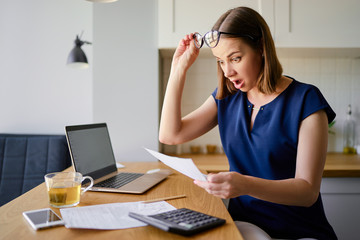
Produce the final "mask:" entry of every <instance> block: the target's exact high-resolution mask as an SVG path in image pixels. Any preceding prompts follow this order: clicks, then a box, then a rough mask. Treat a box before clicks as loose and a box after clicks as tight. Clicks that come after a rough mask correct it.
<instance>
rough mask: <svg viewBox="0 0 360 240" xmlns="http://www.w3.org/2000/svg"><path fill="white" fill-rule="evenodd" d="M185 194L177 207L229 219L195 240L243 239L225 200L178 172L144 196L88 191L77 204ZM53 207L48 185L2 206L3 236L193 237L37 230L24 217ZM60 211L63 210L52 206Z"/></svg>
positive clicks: (140, 166) (130, 166)
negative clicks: (47, 189)
mask: <svg viewBox="0 0 360 240" xmlns="http://www.w3.org/2000/svg"><path fill="white" fill-rule="evenodd" d="M122 164H123V165H125V168H123V169H120V171H129V172H146V171H147V170H150V169H155V168H167V167H166V166H165V165H163V164H162V163H160V162H136V163H134V162H132V163H130V162H123V163H122ZM182 194H185V195H186V196H187V197H186V198H182V199H174V200H168V201H167V202H168V203H170V204H171V205H173V206H174V207H176V208H182V207H186V208H190V209H194V210H197V211H200V212H204V213H207V214H210V215H213V216H217V217H220V218H224V219H226V224H225V225H223V226H220V227H218V228H215V229H211V230H209V231H206V232H203V233H200V234H197V235H194V236H193V237H191V239H206V240H209V239H243V238H242V236H241V234H240V233H239V231H238V230H237V228H236V226H235V224H234V222H233V220H232V219H231V217H230V215H229V213H228V211H227V209H226V207H225V205H224V204H223V203H222V201H221V199H219V198H216V197H214V196H212V195H210V194H208V193H207V192H206V191H204V190H203V189H201V188H199V187H197V186H196V185H195V184H193V181H192V179H190V178H188V177H186V176H184V175H182V174H180V173H178V172H176V171H174V173H173V174H172V175H170V176H169V177H168V178H167V179H166V180H165V181H163V182H161V183H160V184H159V185H157V186H156V187H155V188H152V189H150V190H149V191H148V192H146V193H145V194H142V195H133V194H119V193H100V192H86V193H85V194H84V195H83V196H82V198H81V202H80V204H79V205H78V206H77V207H81V206H89V205H95V204H105V203H115V202H133V201H142V200H150V199H156V198H160V197H167V196H176V195H182ZM46 207H49V204H48V200H47V193H46V188H45V184H44V183H42V184H40V185H39V186H38V187H36V188H34V189H32V190H30V191H29V192H27V193H25V194H23V195H21V196H20V197H18V198H16V199H14V200H13V201H11V202H9V203H7V204H5V205H4V206H2V207H1V208H0V239H10V240H17V239H46V240H49V239H51V240H55V239H72V240H73V239H76V240H77V239H87V240H88V239H106V240H110V239H137V240H142V239H156V240H157V239H189V238H186V237H183V236H180V235H176V234H172V233H168V232H164V231H161V230H158V229H156V228H153V227H151V226H146V227H138V228H132V229H122V230H111V231H110V230H85V229H67V228H65V227H56V228H50V229H44V230H39V231H34V230H33V229H32V228H31V227H30V225H29V224H28V223H27V222H26V220H25V219H24V217H23V216H22V212H24V211H27V210H34V209H40V208H46ZM52 209H53V210H54V211H55V212H56V213H58V214H60V211H59V209H56V208H52Z"/></svg>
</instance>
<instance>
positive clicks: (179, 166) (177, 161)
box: [145, 148, 207, 181]
mask: <svg viewBox="0 0 360 240" xmlns="http://www.w3.org/2000/svg"><path fill="white" fill-rule="evenodd" d="M145 150H146V151H148V152H149V153H150V154H151V155H153V156H154V157H155V158H157V159H159V160H160V161H161V162H163V163H164V164H166V165H167V166H169V167H171V168H173V169H175V170H176V171H179V172H181V173H182V174H184V175H186V176H188V177H190V178H192V179H194V180H195V179H196V180H201V181H207V180H206V177H205V175H204V174H202V173H201V172H200V170H199V169H198V168H197V167H196V165H195V164H194V162H193V160H192V159H191V158H179V157H171V156H168V155H165V154H162V153H159V152H156V151H153V150H150V149H147V148H145Z"/></svg>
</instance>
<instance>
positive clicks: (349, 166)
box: [179, 152, 360, 177]
mask: <svg viewBox="0 0 360 240" xmlns="http://www.w3.org/2000/svg"><path fill="white" fill-rule="evenodd" d="M179 157H183V158H192V159H193V161H194V162H195V164H196V165H197V166H198V168H200V169H201V170H203V171H206V172H209V173H210V172H215V173H216V172H225V171H229V163H228V160H227V158H226V155H225V154H182V155H179ZM323 177H360V155H357V154H343V153H335V152H330V153H328V154H327V156H326V162H325V167H324V173H323Z"/></svg>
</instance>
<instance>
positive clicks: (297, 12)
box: [274, 0, 360, 48]
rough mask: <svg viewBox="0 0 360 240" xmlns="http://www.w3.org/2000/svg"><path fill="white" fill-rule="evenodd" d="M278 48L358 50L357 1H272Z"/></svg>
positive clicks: (359, 20) (359, 4)
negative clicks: (273, 2)
mask: <svg viewBox="0 0 360 240" xmlns="http://www.w3.org/2000/svg"><path fill="white" fill-rule="evenodd" d="M274 20H275V43H276V46H277V47H316V48H344V47H345V48H346V47H349V48H357V47H360V26H359V24H360V1H359V0H315V1H314V0H275V6H274Z"/></svg>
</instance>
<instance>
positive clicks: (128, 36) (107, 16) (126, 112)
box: [93, 0, 159, 161]
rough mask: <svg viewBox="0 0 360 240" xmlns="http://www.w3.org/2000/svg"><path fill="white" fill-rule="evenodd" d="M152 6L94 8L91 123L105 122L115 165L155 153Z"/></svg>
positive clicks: (147, 1) (142, 1) (135, 2)
mask: <svg viewBox="0 0 360 240" xmlns="http://www.w3.org/2000/svg"><path fill="white" fill-rule="evenodd" d="M158 81H159V79H158V50H157V1H156V0H120V1H118V2H115V3H110V4H96V5H94V92H93V94H94V96H93V99H94V108H93V110H94V121H95V122H107V123H108V127H109V131H110V137H111V140H112V144H113V148H114V152H115V157H116V160H117V161H147V160H149V161H151V160H156V159H154V158H153V157H151V156H150V155H149V154H148V153H147V152H145V150H143V149H142V147H148V148H151V149H155V150H157V149H158V137H157V136H158V124H159V123H158Z"/></svg>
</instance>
